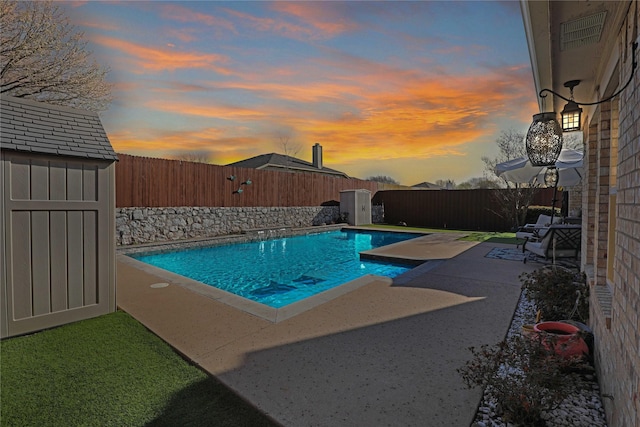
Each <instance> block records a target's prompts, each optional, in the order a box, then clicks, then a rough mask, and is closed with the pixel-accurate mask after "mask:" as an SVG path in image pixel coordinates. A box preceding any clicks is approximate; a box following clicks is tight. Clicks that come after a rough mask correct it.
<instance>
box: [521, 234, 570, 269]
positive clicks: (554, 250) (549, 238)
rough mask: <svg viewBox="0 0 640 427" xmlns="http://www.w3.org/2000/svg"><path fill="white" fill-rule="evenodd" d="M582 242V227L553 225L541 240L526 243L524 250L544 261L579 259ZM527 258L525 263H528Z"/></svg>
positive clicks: (523, 246)
mask: <svg viewBox="0 0 640 427" xmlns="http://www.w3.org/2000/svg"><path fill="white" fill-rule="evenodd" d="M581 241H582V226H580V225H566V224H551V225H550V226H549V228H548V229H547V231H546V232H545V233H544V235H542V236H540V240H539V241H537V242H534V241H528V240H527V241H525V242H524V243H523V245H522V250H523V252H524V251H529V252H531V253H533V254H536V255H538V256H541V257H542V258H544V259H553V260H555V259H556V258H572V257H573V258H576V259H577V258H578V254H579V253H580V246H581ZM527 258H528V257H527V256H525V257H524V260H523V262H524V263H526V262H527Z"/></svg>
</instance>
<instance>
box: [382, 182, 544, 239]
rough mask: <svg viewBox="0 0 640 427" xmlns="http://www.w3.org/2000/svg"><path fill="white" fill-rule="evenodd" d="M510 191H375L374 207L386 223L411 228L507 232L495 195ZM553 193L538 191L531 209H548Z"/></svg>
mask: <svg viewBox="0 0 640 427" xmlns="http://www.w3.org/2000/svg"><path fill="white" fill-rule="evenodd" d="M496 191H510V190H413V191H393V190H391V191H378V192H377V193H376V195H375V197H374V198H373V203H374V204H384V217H385V222H386V223H388V224H397V223H399V222H405V223H407V225H410V226H422V227H434V228H455V229H462V230H493V231H505V230H510V229H511V228H512V226H513V224H512V223H511V221H510V220H509V219H505V218H502V217H500V216H499V215H498V214H497V213H496V211H498V210H499V209H498V206H497V202H496V198H495V197H494V194H493V193H494V192H496ZM552 198H553V189H551V188H547V189H540V190H538V192H537V193H536V196H535V197H534V201H533V203H532V205H541V206H550V205H551V200H552Z"/></svg>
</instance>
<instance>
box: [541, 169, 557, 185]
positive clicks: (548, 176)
mask: <svg viewBox="0 0 640 427" xmlns="http://www.w3.org/2000/svg"><path fill="white" fill-rule="evenodd" d="M559 178H560V174H559V171H558V169H556V168H555V167H549V168H547V170H546V171H545V172H544V183H545V185H546V186H547V187H556V186H557V185H558V179H559Z"/></svg>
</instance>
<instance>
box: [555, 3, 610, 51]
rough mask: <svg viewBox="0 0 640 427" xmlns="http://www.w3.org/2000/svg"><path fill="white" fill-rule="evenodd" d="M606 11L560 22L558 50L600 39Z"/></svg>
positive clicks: (591, 42) (595, 41)
mask: <svg viewBox="0 0 640 427" xmlns="http://www.w3.org/2000/svg"><path fill="white" fill-rule="evenodd" d="M606 16H607V11H606V10H605V11H603V12H600V13H596V14H595V15H590V16H585V17H584V18H580V19H576V20H574V21H568V22H563V23H562V24H560V50H567V49H574V48H576V47H580V46H586V45H590V44H594V43H598V42H599V41H600V36H601V35H602V28H603V27H604V19H605V18H606Z"/></svg>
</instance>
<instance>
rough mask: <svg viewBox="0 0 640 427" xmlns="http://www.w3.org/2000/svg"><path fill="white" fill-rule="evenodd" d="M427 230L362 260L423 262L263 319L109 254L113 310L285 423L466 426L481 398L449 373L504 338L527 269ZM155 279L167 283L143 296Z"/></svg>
mask: <svg viewBox="0 0 640 427" xmlns="http://www.w3.org/2000/svg"><path fill="white" fill-rule="evenodd" d="M458 237H460V235H455V234H451V233H435V234H431V235H429V236H425V237H420V238H418V239H413V240H410V241H407V242H402V243H399V244H395V245H392V246H389V247H385V248H379V249H378V250H374V251H371V252H372V253H371V255H372V256H377V257H383V258H394V257H399V258H403V259H405V260H409V261H414V262H417V261H422V260H429V261H428V262H426V263H424V264H422V265H420V266H418V267H416V268H415V269H413V270H411V271H410V272H409V273H406V274H404V275H402V276H399V277H398V278H396V279H394V280H391V279H383V278H379V279H378V278H375V277H373V278H369V279H368V280H367V281H366V282H365V283H363V284H359V286H355V287H354V288H353V289H348V291H346V292H343V293H341V294H340V295H337V296H335V297H334V298H333V299H327V300H326V301H323V302H322V303H320V304H317V305H314V306H312V307H306V308H305V309H301V310H300V311H299V312H297V313H295V314H293V315H291V316H289V317H283V318H281V319H271V320H269V319H267V318H264V317H261V316H258V315H256V314H252V313H251V312H249V311H246V310H243V309H241V308H238V307H234V306H233V305H229V304H228V303H226V302H225V301H223V300H220V299H215V298H213V297H211V296H207V295H203V294H202V293H200V292H198V291H194V289H190V288H188V287H186V286H184V283H179V280H177V279H176V280H175V281H174V280H172V279H171V278H167V276H164V275H157V274H154V273H153V272H151V271H149V270H144V269H140V268H138V266H136V265H135V264H133V263H131V262H129V261H128V260H129V258H127V257H124V256H123V255H118V276H117V281H118V284H117V286H118V287H117V289H118V294H117V301H118V306H119V307H120V308H122V309H123V310H125V311H127V312H128V313H130V314H131V315H132V316H133V317H135V318H136V319H138V320H139V321H140V322H141V323H143V324H144V325H145V326H147V327H148V328H149V329H150V330H151V331H153V332H154V333H156V334H157V335H158V336H160V337H161V338H162V339H164V340H165V341H166V342H168V343H169V344H171V345H172V346H173V347H174V348H176V349H177V350H178V351H179V352H181V353H182V354H184V355H185V356H186V357H187V358H189V359H191V360H192V361H193V362H194V363H196V364H197V365H199V366H201V367H202V368H203V369H205V370H207V371H208V372H210V373H211V374H212V375H215V376H216V377H217V378H218V379H220V380H221V381H223V382H224V383H225V384H227V385H228V386H229V387H231V388H232V389H234V390H235V391H236V392H237V393H238V394H239V395H241V396H242V397H244V398H245V399H247V400H248V401H249V402H251V403H252V404H254V405H255V406H256V407H258V408H259V409H260V410H262V411H263V412H265V413H267V414H268V415H269V416H271V417H272V418H273V419H275V420H276V421H278V422H279V423H281V424H282V425H285V426H296V427H298V426H383V425H390V426H425V425H428V426H469V425H470V423H471V421H472V420H473V417H474V415H475V411H476V408H477V405H478V403H479V401H480V398H481V391H480V390H479V389H474V390H469V389H467V388H466V387H465V386H464V384H463V383H462V380H461V378H460V376H459V375H458V374H457V372H456V369H457V368H459V367H461V366H463V365H464V363H465V361H466V360H468V359H469V357H470V352H469V351H468V347H470V346H480V345H482V344H493V343H496V342H498V341H500V340H501V339H502V338H504V336H505V334H506V332H507V330H508V327H509V324H510V322H511V317H512V316H513V312H514V309H515V307H516V305H517V301H518V297H519V295H520V281H519V279H518V275H519V274H520V273H522V272H524V271H532V270H534V269H535V268H536V266H532V265H529V264H523V263H522V262H517V261H508V260H501V259H491V258H485V255H486V254H487V253H488V252H489V251H490V250H491V249H492V248H494V247H510V246H512V245H503V244H496V243H480V244H478V243H474V242H464V241H459V240H456V239H457V238H458ZM158 282H162V283H169V286H165V287H160V288H152V287H151V285H152V284H155V283H158Z"/></svg>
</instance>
